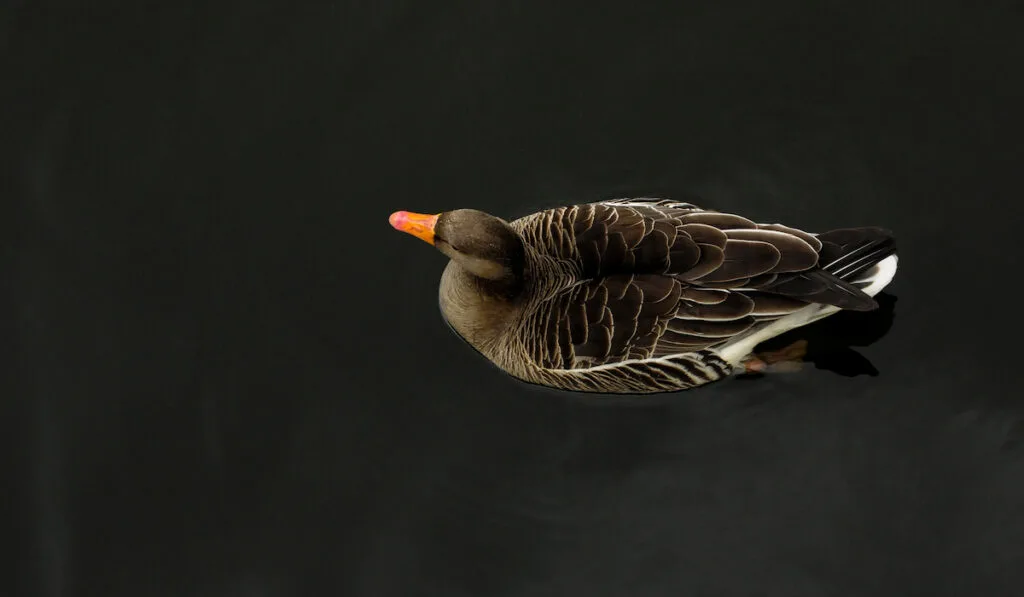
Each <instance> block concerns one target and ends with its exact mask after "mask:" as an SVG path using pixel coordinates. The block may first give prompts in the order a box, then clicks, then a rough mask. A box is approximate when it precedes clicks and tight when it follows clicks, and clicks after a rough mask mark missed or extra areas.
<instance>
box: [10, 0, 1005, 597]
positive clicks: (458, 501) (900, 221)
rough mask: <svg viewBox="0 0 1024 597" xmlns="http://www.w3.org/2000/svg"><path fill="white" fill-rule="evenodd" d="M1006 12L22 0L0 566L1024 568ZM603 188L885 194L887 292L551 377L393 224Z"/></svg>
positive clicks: (471, 588) (70, 581) (285, 588)
mask: <svg viewBox="0 0 1024 597" xmlns="http://www.w3.org/2000/svg"><path fill="white" fill-rule="evenodd" d="M1019 12H1020V11H1019V9H1018V8H1011V4H1010V3H980V4H978V5H977V6H975V5H968V4H967V3H962V4H961V5H957V4H955V3H952V2H932V3H922V4H918V3H911V2H897V3H892V2H889V3H868V2H827V3H821V2H806V3H798V2H789V1H786V2H775V3H770V2H753V1H747V2H701V3H661V4H660V7H655V5H653V4H650V5H648V4H644V5H642V6H640V7H637V8H625V5H619V4H615V3H600V2H589V3H577V4H572V3H564V2H561V3H554V2H551V3H549V2H534V3H530V4H524V3H516V2H477V1H474V2H469V1H455V2H446V3H431V2H406V3H402V4H398V3H394V2H370V1H366V2H335V3H330V4H327V3H324V4H309V3H288V2H277V3H269V2H265V1H252V0H250V1H246V2H241V1H238V2H222V1H221V2H208V1H207V2H192V3H188V2H186V3H178V2H174V3H142V4H139V3H133V2H120V3H117V2H94V3H70V2H62V3H28V2H24V3H8V5H7V6H6V7H5V8H4V9H3V13H2V14H3V15H4V16H3V18H0V48H2V50H3V52H2V54H3V58H2V60H3V64H4V72H5V73H7V74H6V75H5V76H4V77H3V80H4V83H3V87H4V90H3V91H2V92H0V97H2V98H3V101H4V103H5V105H6V107H5V108H4V109H3V110H2V113H3V116H2V117H0V118H2V121H3V127H2V131H3V132H2V135H0V136H2V140H0V147H2V149H3V152H4V153H3V156H4V158H5V159H4V160H3V162H4V170H5V171H6V172H7V173H8V174H9V175H10V176H5V178H6V179H7V181H8V183H7V184H5V185H4V187H3V188H4V190H3V194H4V195H5V196H6V197H8V198H9V199H8V200H7V201H5V202H4V210H3V211H4V213H5V214H7V215H6V216H4V217H3V218H2V222H0V229H2V231H3V238H4V239H5V242H4V243H3V246H4V247H5V250H4V251H2V252H0V259H2V260H3V261H2V262H3V264H4V272H5V274H4V275H3V282H4V287H3V288H4V290H3V291H2V293H0V294H2V298H0V301H2V304H3V305H5V309H4V313H5V314H6V315H7V317H3V318H2V321H3V330H5V333H4V337H5V338H6V341H5V342H3V344H4V345H6V346H5V348H4V349H3V351H4V354H5V355H6V357H7V358H5V359H3V362H4V363H5V366H4V369H5V371H6V373H4V375H3V377H4V379H5V380H6V381H8V382H10V384H9V390H8V391H5V392H4V393H3V398H2V402H0V403H2V404H3V407H2V408H3V410H2V412H0V414H2V420H3V423H4V429H5V439H6V440H7V441H8V447H7V449H6V450H5V452H6V454H5V455H4V456H3V459H2V462H3V469H2V471H0V472H2V473H3V478H4V482H5V487H6V489H5V491H4V494H5V497H7V499H8V501H9V507H6V508H4V509H5V511H7V512H8V513H9V517H8V518H7V520H8V523H7V525H6V527H7V528H6V530H5V531H4V532H3V536H4V538H5V539H8V538H9V542H10V549H8V550H5V552H6V553H7V554H8V556H7V558H5V560H6V561H5V570H2V571H0V572H4V573H3V574H2V575H0V593H2V594H3V595H12V596H13V595H32V596H35V595H38V596H45V597H49V596H63V595H89V596H92V595H97V596H104V597H106V596H115V595H116V596H121V595H125V596H129V595H130V596H143V595H146V596H148V595H161V596H163V595H168V596H171V595H173V596H214V595H216V596H221V595H224V596H235V595H238V596H243V595H245V596H249V595H252V596H278V595H281V596H285V595H287V596H290V595H317V596H321V595H345V596H364V595H365V596H374V597H378V596H380V597H383V596H390V595H429V596H434V595H439V596H470V597H477V596H491V595H501V596H505V595H516V596H518V595H530V596H547V595H558V596H561V595H588V596H597V595H615V596H619V595H622V596H630V597H635V596H647V595H652V596H660V595H712V596H733V595H743V596H746V595H785V596H788V597H796V596H802V595H808V596H824V595H828V596H832V595H842V596H847V595H850V596H852V595H872V596H874V595H986V596H991V595H1020V594H1021V591H1022V590H1024V589H1022V587H1024V395H1022V392H1021V390H1020V386H1019V384H1018V382H1017V379H1018V378H1019V370H1020V363H1019V359H1018V358H1017V357H1016V345H1017V341H1016V340H1012V338H1013V336H1014V335H1017V334H1019V332H1020V327H1021V326H1020V320H1019V315H1018V311H1017V310H1016V309H1015V308H1014V307H1013V305H1014V304H1015V302H1016V299H1015V298H1013V296H1014V294H1015V293H1014V291H1013V290H1012V287H1013V286H1014V285H1015V284H1016V278H1017V277H1018V276H1017V275H1016V274H1015V273H1014V272H1016V271H1017V269H1018V268H1017V265H1018V255H1019V250H1018V247H1019V243H1020V231H1021V225H1020V224H1021V215H1022V214H1021V211H1022V210H1021V209H1020V207H1019V205H1020V194H1021V185H1020V184H1019V179H1020V174H1019V172H1020V169H1021V159H1022V155H1021V154H1022V152H1021V145H1020V139H1021V136H1020V134H1019V129H1015V128H1013V127H1014V126H1015V124H1016V121H1018V120H1019V112H1020V109H1021V105H1022V104H1021V102H1020V101H1019V99H1020V96H1019V95H1018V93H1017V88H1018V81H1019V80H1020V60H1019V56H1020V55H1021V54H1020V43H1019V42H1018V41H1017V38H1019V31H1020V29H1021V24H1022V23H1021V20H1020V19H1019V18H1017V15H1018V13H1019ZM627 195H663V196H668V197H678V198H685V197H692V196H694V195H696V196H699V197H701V202H702V203H703V204H704V205H705V206H707V207H711V208H717V209H723V210H729V211H736V212H739V213H742V214H744V215H746V216H748V217H750V218H752V219H755V220H762V221H780V222H785V223H788V224H791V225H794V226H797V227H800V228H804V229H808V230H819V231H820V230H825V229H828V228H835V227H844V226H856V225H883V226H887V227H890V228H891V229H893V230H894V231H895V232H896V233H897V236H898V239H899V242H900V246H901V261H900V271H899V273H898V275H897V277H896V280H895V282H894V283H893V284H892V285H891V286H890V287H889V290H888V297H887V298H886V304H887V305H889V306H890V307H891V308H892V310H893V311H892V312H893V313H894V314H893V315H892V317H891V321H889V320H887V319H885V316H881V317H882V319H879V318H878V316H876V317H875V318H874V319H857V318H853V319H851V318H846V319H845V320H840V321H839V322H838V323H836V322H833V323H832V324H830V325H831V326H832V327H825V328H821V327H819V328H817V333H818V335H819V336H820V337H824V338H826V340H830V341H834V342H837V343H838V344H840V345H843V344H844V343H845V344H853V348H852V349H849V350H845V349H844V350H840V349H841V348H842V347H841V346H840V347H839V348H836V349H834V350H831V352H829V353H828V354H826V355H824V356H822V355H819V357H820V358H818V365H819V366H820V365H823V364H824V365H828V367H825V366H821V367H816V366H813V365H811V366H808V367H807V368H805V370H804V371H802V372H800V373H796V374H787V375H778V376H774V377H764V378H761V379H754V380H736V381H727V382H722V383H719V384H715V385H713V386H710V387H707V388H704V389H702V390H698V391H693V392H688V393H681V394H674V395H670V396H659V397H655V398H637V399H634V400H626V401H623V400H616V401H604V400H602V399H601V398H600V397H593V396H591V397H580V396H575V395H571V394H564V393H558V392H554V391H549V390H545V389H542V388H537V387H532V386H525V385H523V384H521V383H519V382H517V381H515V380H513V379H511V378H509V377H507V376H506V375H505V374H503V373H501V372H500V371H498V370H497V369H495V368H494V367H492V366H490V365H489V364H488V363H487V362H486V361H484V360H483V359H482V358H481V357H479V356H478V355H477V354H476V353H475V352H473V351H472V350H471V349H470V348H468V347H467V346H466V345H464V344H463V343H462V342H461V341H460V340H459V339H458V338H456V337H455V336H454V335H453V334H452V333H450V332H449V330H448V328H447V327H446V326H445V324H444V323H443V322H442V320H441V317H440V314H439V312H438V308H437V283H438V278H439V276H440V273H441V270H442V268H443V265H444V258H443V257H442V256H441V255H440V254H439V253H437V252H435V251H433V250H432V249H430V248H429V247H427V246H426V245H423V244H422V243H420V242H419V241H416V240H415V239H411V238H409V237H406V236H404V235H401V234H398V233H396V232H394V231H393V230H392V229H391V228H390V227H389V226H388V222H387V216H388V214H389V213H391V212H392V211H394V210H398V209H407V210H412V211H423V212H437V211H442V210H446V209H453V208H459V207H475V208H478V209H484V210H487V211H490V212H492V213H494V214H496V215H500V216H503V217H506V218H514V217H518V216H521V215H525V214H528V213H530V212H532V211H535V210H538V209H542V208H546V207H553V206H557V205H560V204H565V203H571V202H585V201H593V200H597V199H602V198H610V197H618V196H627ZM10 198H13V201H11V200H10ZM889 323H891V327H888V324H889ZM887 328H888V333H883V332H885V330H886V329H887ZM872 330H874V332H872ZM858 334H859V335H860V336H858ZM861 336H863V337H861ZM879 336H880V337H879ZM12 340H13V342H12ZM864 344H867V345H866V346H864ZM812 346H814V344H813V342H812ZM851 350H852V351H856V352H855V353H853V354H851V352H850V351H851ZM857 355H860V356H859V357H858V356H857ZM830 369H832V370H830ZM835 369H839V370H840V371H842V372H843V373H846V374H845V375H843V374H840V373H837V372H836V371H835ZM7 385H8V384H5V386H7Z"/></svg>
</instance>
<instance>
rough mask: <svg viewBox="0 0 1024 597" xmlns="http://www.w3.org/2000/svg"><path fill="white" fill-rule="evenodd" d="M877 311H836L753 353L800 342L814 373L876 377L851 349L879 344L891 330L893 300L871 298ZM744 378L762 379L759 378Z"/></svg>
mask: <svg viewBox="0 0 1024 597" xmlns="http://www.w3.org/2000/svg"><path fill="white" fill-rule="evenodd" d="M875 300H876V301H878V309H875V310H874V311H840V312H839V313H836V314H835V315H832V316H830V317H826V318H825V319H822V320H821V321H817V322H815V323H813V324H811V325H808V326H806V327H803V328H797V329H795V330H790V331H789V332H786V333H785V334H782V335H780V336H777V337H775V338H772V339H771V340H768V341H767V342H764V343H762V344H761V345H760V346H758V348H757V352H763V351H776V350H782V349H783V348H784V347H786V346H790V345H793V344H794V343H796V342H799V341H801V340H804V341H806V349H807V351H806V354H805V355H804V356H803V358H802V359H801V360H802V361H803V362H804V363H813V364H814V366H815V367H816V368H818V369H824V370H827V371H832V372H833V373H838V374H839V375H843V376H846V377H856V376H858V375H870V376H872V377H874V376H877V375H878V369H877V368H876V367H875V366H874V364H872V363H871V361H869V360H868V359H867V357H865V356H864V355H862V354H861V353H859V352H857V351H856V350H854V348H853V347H860V348H863V347H866V346H870V345H871V344H874V343H875V342H877V341H879V340H881V339H882V338H883V337H885V335H886V334H888V333H889V330H890V329H892V324H893V320H894V319H895V317H896V301H897V297H896V296H895V295H892V294H888V293H886V292H881V293H879V294H878V296H876V297H875ZM743 377H744V378H757V377H763V376H762V375H759V374H752V375H745V376H743Z"/></svg>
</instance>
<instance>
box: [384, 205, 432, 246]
mask: <svg viewBox="0 0 1024 597" xmlns="http://www.w3.org/2000/svg"><path fill="white" fill-rule="evenodd" d="M388 221H389V222H391V225H392V226H394V228H395V230H401V231H402V232H408V233H409V234H411V235H413V236H415V237H416V238H418V239H420V240H422V241H424V242H427V243H430V244H434V225H435V224H437V215H432V216H430V215H427V214H417V213H412V212H410V211H396V212H395V213H393V214H391V217H390V218H388Z"/></svg>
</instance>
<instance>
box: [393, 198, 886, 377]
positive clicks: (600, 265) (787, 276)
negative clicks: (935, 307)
mask: <svg viewBox="0 0 1024 597" xmlns="http://www.w3.org/2000/svg"><path fill="white" fill-rule="evenodd" d="M389 222H390V224H391V226H392V227H394V228H395V229H397V230H399V231H402V232H405V233H408V234H410V235H412V236H414V237H416V238H418V239H420V240H422V241H425V242H427V243H429V244H431V245H433V246H434V247H435V248H436V249H437V250H438V251H440V252H441V253H442V254H444V255H445V256H447V257H448V263H447V265H446V267H445V269H444V272H443V273H442V275H441V280H440V286H439V292H438V301H439V306H440V310H441V313H442V316H443V318H444V320H445V321H446V322H447V324H448V325H449V327H450V328H451V329H452V330H453V331H454V332H455V333H456V334H457V335H458V336H459V337H461V338H462V339H463V340H465V341H466V342H467V343H468V344H469V345H470V346H472V347H473V348H475V349H476V350H477V351H478V352H479V353H480V354H482V355H483V356H484V357H486V358H487V359H488V360H489V361H491V362H492V363H493V364H495V365H496V366H497V367H499V368H500V369H502V370H503V371H505V372H506V373H507V374H509V375H511V376H513V377H515V378H517V379H519V380H522V381H524V382H528V383H531V384H537V385H541V386H547V387H550V388H555V389H558V390H567V391H574V392H588V393H604V394H653V393H661V392H675V391H680V390H688V389H693V388H697V387H700V386H703V385H705V384H709V383H711V382H715V381H718V380H721V379H723V378H726V377H730V376H732V375H734V374H741V373H744V372H751V371H760V370H763V368H764V365H765V363H764V362H763V361H761V360H760V359H759V358H758V357H757V356H755V355H754V348H755V347H756V346H757V345H758V344H760V343H762V342H764V341H766V340H769V339H771V338H774V337H776V336H779V335H781V334H783V333H785V332H787V331H789V330H792V329H794V328H797V327H800V326H805V325H807V324H810V323H812V322H814V321H818V320H820V319H822V318H824V317H828V316H829V315H832V314H834V313H836V312H839V311H840V310H844V309H845V310H852V311H870V310H873V309H876V308H877V307H878V303H877V302H876V301H875V299H874V298H873V297H874V296H875V295H877V294H878V292H880V291H881V290H882V289H883V288H885V287H886V286H887V285H888V284H889V283H890V282H891V281H892V279H893V277H894V276H895V274H896V266H897V255H896V246H895V239H894V237H893V234H892V233H891V232H890V231H889V230H887V229H884V228H879V227H858V228H842V229H835V230H831V231H828V232H823V233H820V234H816V233H809V232H805V231H803V230H799V229H797V228H793V227H790V226H786V225H783V224H762V223H756V222H754V221H752V220H750V219H748V218H745V217H743V216H740V215H737V214H732V213H726V212H721V211H716V210H711V209H703V208H701V207H698V206H697V205H694V204H692V203H688V202H682V201H675V200H671V199H664V198H644V197H641V198H624V199H611V200H604V201H597V202H593V203H583V204H577V205H567V206H563V207H557V208H553V209H547V210H543V211H539V212H537V213H533V214H530V215H527V216H524V217H521V218H518V219H515V220H512V221H506V220H503V219H501V218H499V217H497V216H494V215H491V214H488V213H485V212H483V211H480V210H476V209H455V210H452V211H445V212H441V213H437V214H424V213H415V212H408V211H397V212H394V213H392V214H391V216H390V218H389Z"/></svg>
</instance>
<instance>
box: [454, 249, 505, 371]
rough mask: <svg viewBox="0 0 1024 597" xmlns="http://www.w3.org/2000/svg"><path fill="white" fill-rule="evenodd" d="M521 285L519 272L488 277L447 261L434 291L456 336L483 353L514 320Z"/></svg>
mask: <svg viewBox="0 0 1024 597" xmlns="http://www.w3.org/2000/svg"><path fill="white" fill-rule="evenodd" d="M522 285H523V284H522V276H521V274H520V275H516V274H515V273H512V272H510V274H509V275H508V276H505V277H502V278H500V279H496V280H489V279H486V278H481V277H478V276H475V275H473V274H472V273H470V272H469V271H468V270H466V268H464V267H462V266H461V265H460V264H459V263H458V262H456V261H454V260H453V261H449V262H448V266H447V267H446V268H445V270H444V274H442V275H441V285H440V288H439V291H438V299H439V303H440V307H441V313H442V314H444V317H445V319H446V320H447V321H448V323H449V325H451V326H452V328H453V329H454V330H455V331H456V332H458V334H459V335H460V336H462V337H463V338H464V339H465V340H466V341H467V342H469V343H470V344H472V345H473V346H474V347H476V348H477V350H480V351H481V352H484V353H485V354H486V353H487V350H486V349H487V348H488V347H489V346H491V345H493V344H495V343H496V342H497V341H498V339H499V337H500V336H501V335H502V334H503V333H504V332H505V331H506V330H507V328H508V326H509V325H510V324H511V323H512V321H513V320H514V317H515V313H516V312H517V309H518V307H517V305H518V302H519V301H518V298H519V295H520V293H521V290H522Z"/></svg>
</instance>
